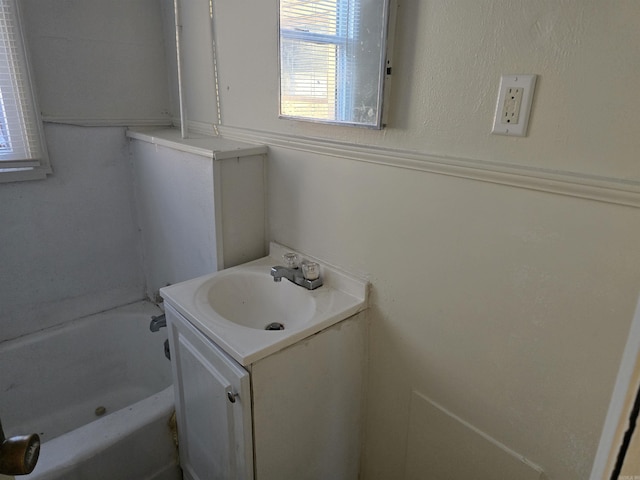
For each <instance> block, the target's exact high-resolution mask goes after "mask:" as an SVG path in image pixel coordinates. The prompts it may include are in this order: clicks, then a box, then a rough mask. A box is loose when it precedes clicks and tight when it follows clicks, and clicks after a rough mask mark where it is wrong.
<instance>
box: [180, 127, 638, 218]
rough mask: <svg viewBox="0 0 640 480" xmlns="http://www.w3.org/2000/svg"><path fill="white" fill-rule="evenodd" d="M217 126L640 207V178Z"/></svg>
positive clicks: (354, 156) (296, 145) (267, 139)
mask: <svg viewBox="0 0 640 480" xmlns="http://www.w3.org/2000/svg"><path fill="white" fill-rule="evenodd" d="M216 128H217V130H218V131H219V133H220V135H221V136H223V137H225V138H229V139H234V140H239V141H244V142H249V143H261V144H265V145H267V146H271V147H279V148H286V149H290V150H298V151H304V152H309V153H317V154H321V155H328V156H332V157H339V158H346V159H349V160H354V161H359V162H367V163H374V164H378V165H386V166H390V167H396V168H404V169H409V170H417V171H421V172H428V173H434V174H439V175H447V176H453V177H458V178H466V179H470V180H477V181H482V182H489V183H494V184H499V185H507V186H511V187H517V188H525V189H529V190H537V191H542V192H547V193H555V194H558V195H567V196H571V197H578V198H584V199H589V200H595V201H599V202H606V203H614V204H618V205H626V206H630V207H635V208H640V181H632V180H626V179H618V178H610V177H599V176H592V175H585V174H580V173H574V172H564V171H556V170H548V169H537V168H533V167H525V166H514V165H508V164H505V163H499V162H487V161H482V160H470V159H463V158H454V157H443V156H437V155H429V154H425V153H420V152H412V151H405V150H399V149H389V148H383V147H370V146H363V145H355V144H350V143H344V142H337V141H334V140H327V139H319V138H312V137H304V136H298V135H289V134H282V133H274V132H266V131H260V130H251V129H246V128H239V127H230V126H224V125H220V126H217V127H216ZM189 131H194V132H199V133H203V134H207V135H213V134H214V125H212V124H205V123H197V122H189Z"/></svg>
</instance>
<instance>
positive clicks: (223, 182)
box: [216, 155, 267, 268]
mask: <svg viewBox="0 0 640 480" xmlns="http://www.w3.org/2000/svg"><path fill="white" fill-rule="evenodd" d="M217 162H218V165H219V171H220V181H219V182H216V188H219V195H217V198H216V201H219V203H220V213H221V221H222V225H221V229H220V230H221V234H222V252H221V253H222V261H223V263H224V266H223V267H222V268H229V267H233V266H235V265H240V264H242V263H246V262H250V261H251V260H255V259H257V258H261V257H264V256H265V255H266V254H267V248H266V247H267V245H266V241H265V238H266V220H265V219H266V211H265V208H266V200H265V195H266V191H265V155H249V156H244V157H242V156H241V157H237V158H227V159H224V160H218V161H217Z"/></svg>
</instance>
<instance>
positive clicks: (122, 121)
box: [42, 115, 173, 127]
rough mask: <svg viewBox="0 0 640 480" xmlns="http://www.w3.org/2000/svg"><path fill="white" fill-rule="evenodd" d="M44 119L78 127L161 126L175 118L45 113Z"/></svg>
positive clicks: (46, 121)
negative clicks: (68, 115)
mask: <svg viewBox="0 0 640 480" xmlns="http://www.w3.org/2000/svg"><path fill="white" fill-rule="evenodd" d="M42 121H43V122H45V123H59V124H63V125H74V126H78V127H156V126H158V127H160V126H172V125H173V120H172V119H171V118H169V117H150V118H89V117H59V116H55V115H43V116H42Z"/></svg>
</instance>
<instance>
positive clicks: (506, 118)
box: [500, 87, 522, 125]
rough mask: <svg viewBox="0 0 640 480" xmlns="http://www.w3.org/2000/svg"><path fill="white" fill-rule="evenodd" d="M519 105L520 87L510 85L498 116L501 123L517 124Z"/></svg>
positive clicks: (520, 101)
mask: <svg viewBox="0 0 640 480" xmlns="http://www.w3.org/2000/svg"><path fill="white" fill-rule="evenodd" d="M520 105H522V87H512V88H509V89H507V91H506V93H505V96H504V104H503V105H502V113H501V114H500V118H501V119H502V120H501V121H502V124H503V125H504V124H514V125H517V123H518V120H519V119H520Z"/></svg>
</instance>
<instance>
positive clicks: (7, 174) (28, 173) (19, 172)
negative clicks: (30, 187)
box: [0, 167, 51, 183]
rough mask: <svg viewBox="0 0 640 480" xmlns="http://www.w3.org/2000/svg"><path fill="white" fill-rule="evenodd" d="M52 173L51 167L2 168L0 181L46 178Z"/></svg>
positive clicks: (24, 180) (0, 169)
mask: <svg viewBox="0 0 640 480" xmlns="http://www.w3.org/2000/svg"><path fill="white" fill-rule="evenodd" d="M50 173H51V169H50V168H44V167H36V168H0V183H10V182H26V181H29V180H44V179H45V178H47V175H48V174H50Z"/></svg>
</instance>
